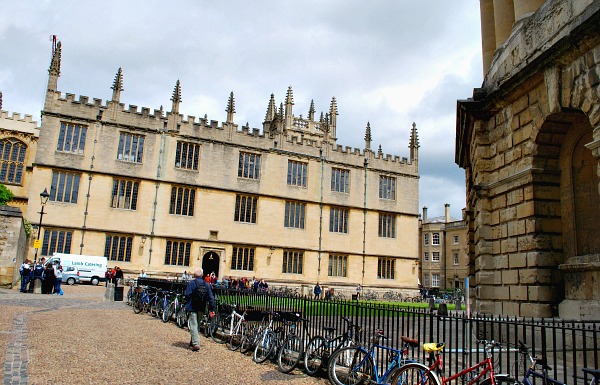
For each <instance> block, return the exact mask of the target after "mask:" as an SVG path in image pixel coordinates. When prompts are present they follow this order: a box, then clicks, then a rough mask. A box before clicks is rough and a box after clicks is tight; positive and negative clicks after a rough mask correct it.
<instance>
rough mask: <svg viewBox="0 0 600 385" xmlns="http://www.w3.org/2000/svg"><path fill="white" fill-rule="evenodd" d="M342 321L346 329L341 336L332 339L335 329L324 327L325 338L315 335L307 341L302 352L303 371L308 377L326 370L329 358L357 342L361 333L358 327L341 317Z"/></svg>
mask: <svg viewBox="0 0 600 385" xmlns="http://www.w3.org/2000/svg"><path fill="white" fill-rule="evenodd" d="M342 320H343V321H344V322H346V324H347V327H346V331H345V332H344V333H342V334H341V335H338V336H336V337H332V335H333V332H335V330H336V329H335V328H334V327H324V328H323V329H324V330H325V332H326V334H325V336H320V335H317V336H314V337H313V338H311V339H310V341H308V344H307V345H306V351H305V352H304V371H305V372H306V373H307V374H308V375H310V376H314V375H315V374H317V372H318V371H319V370H320V369H322V368H326V367H327V363H328V361H329V357H331V355H332V354H333V353H335V352H336V351H338V350H340V349H342V348H344V347H347V346H351V345H354V344H355V343H356V342H357V340H358V336H359V335H360V333H361V332H362V329H361V328H360V326H358V325H355V324H354V323H353V322H352V321H350V320H349V319H348V318H346V317H342Z"/></svg>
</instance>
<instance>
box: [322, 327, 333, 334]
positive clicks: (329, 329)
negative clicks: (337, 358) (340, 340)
mask: <svg viewBox="0 0 600 385" xmlns="http://www.w3.org/2000/svg"><path fill="white" fill-rule="evenodd" d="M323 330H325V331H326V332H330V333H332V332H334V331H335V328H333V327H331V326H325V327H324V328H323Z"/></svg>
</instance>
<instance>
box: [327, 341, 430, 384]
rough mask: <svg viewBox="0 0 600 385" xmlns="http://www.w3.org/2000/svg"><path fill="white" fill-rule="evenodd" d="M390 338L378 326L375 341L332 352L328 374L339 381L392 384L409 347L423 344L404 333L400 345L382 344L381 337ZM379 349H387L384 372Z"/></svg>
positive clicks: (332, 380)
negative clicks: (378, 357)
mask: <svg viewBox="0 0 600 385" xmlns="http://www.w3.org/2000/svg"><path fill="white" fill-rule="evenodd" d="M384 339H387V337H385V336H384V335H383V330H377V331H376V332H375V334H374V335H373V343H372V344H371V346H370V347H369V348H366V347H364V346H350V347H346V348H343V349H340V350H338V351H337V352H335V353H334V354H332V355H331V358H330V361H329V366H328V368H327V369H328V370H327V374H328V375H329V381H331V383H332V384H335V385H350V384H359V383H365V384H388V383H389V379H390V378H391V377H392V375H393V373H394V371H395V370H397V369H398V368H400V367H401V366H402V365H403V364H405V363H406V362H409V361H408V359H407V358H406V357H407V356H408V349H409V348H411V349H414V348H415V347H417V346H419V342H418V341H417V340H414V339H412V338H408V337H401V340H402V347H401V348H400V349H396V348H393V347H391V346H386V345H381V344H379V341H380V340H384ZM376 349H377V350H378V351H381V350H383V351H385V352H387V363H388V364H387V367H386V368H385V370H384V371H382V372H381V373H380V372H379V369H378V366H377V365H376V364H375V362H378V361H379V360H378V359H377V355H376V354H375V352H376Z"/></svg>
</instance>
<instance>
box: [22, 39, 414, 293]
mask: <svg viewBox="0 0 600 385" xmlns="http://www.w3.org/2000/svg"><path fill="white" fill-rule="evenodd" d="M60 60H61V47H60V43H59V45H58V46H57V49H56V51H55V53H54V55H53V58H52V63H51V66H50V70H49V73H50V75H49V81H48V90H47V93H46V99H45V104H44V109H43V111H42V116H43V120H42V129H41V132H40V141H39V145H38V152H37V156H36V162H35V166H34V175H35V179H34V183H33V186H32V188H31V190H30V200H29V202H30V204H31V205H32V206H33V207H36V205H37V204H38V203H37V202H38V201H39V192H40V191H42V190H43V189H44V188H46V187H47V188H48V190H49V191H50V200H49V202H48V204H47V205H46V212H47V215H45V216H44V221H43V237H42V238H43V245H42V249H41V255H43V256H47V255H51V254H52V253H54V252H59V251H60V252H71V253H82V254H91V255H106V256H107V257H108V258H109V261H110V262H109V263H110V264H111V265H119V266H121V267H122V268H123V269H124V270H125V271H129V272H134V271H135V272H137V271H139V270H141V269H145V270H146V271H147V272H148V273H150V274H167V273H170V274H173V273H182V272H183V271H185V270H187V271H190V270H192V269H194V268H195V267H203V268H204V271H205V272H206V273H211V272H214V273H215V274H216V275H217V276H218V277H223V276H234V277H252V276H256V277H260V278H266V279H267V280H269V281H271V282H275V283H285V284H298V285H310V286H312V285H314V284H315V283H316V282H320V283H321V284H326V285H334V286H342V287H343V286H347V287H354V286H355V285H356V284H357V283H361V284H363V286H365V287H371V288H396V289H416V286H417V270H416V269H415V268H414V267H415V265H416V264H415V262H416V261H417V259H418V247H417V242H416V240H417V238H418V196H419V184H418V183H419V173H418V148H419V144H418V138H417V129H416V126H415V125H414V124H413V127H412V129H411V130H407V133H406V134H407V136H408V137H409V138H410V146H409V147H410V149H409V151H410V155H409V157H405V158H400V157H398V156H391V155H385V154H383V152H382V151H381V148H379V151H374V150H372V149H371V128H370V126H369V125H368V124H367V128H366V133H365V147H364V149H360V150H359V149H351V148H348V147H346V148H343V147H342V146H340V145H338V144H337V135H336V131H337V128H338V127H337V115H338V110H337V101H336V100H335V98H333V99H332V100H331V103H330V104H329V106H328V110H327V111H326V113H321V114H320V117H319V116H318V115H315V113H316V110H315V107H314V103H312V102H311V105H310V108H309V109H308V114H307V117H306V118H303V117H302V116H296V115H294V114H293V108H294V99H293V92H292V88H291V87H290V88H289V89H288V90H287V94H286V96H285V100H284V101H283V102H282V103H281V104H279V105H277V104H276V102H275V97H274V95H271V98H270V100H269V102H268V104H267V112H266V116H265V120H264V122H263V124H262V130H259V129H256V128H250V127H249V126H248V124H246V125H245V126H241V127H240V126H238V124H237V123H235V122H234V116H235V99H234V95H233V93H231V94H230V96H229V100H228V102H227V104H226V113H227V118H226V121H225V122H223V123H222V124H219V123H218V122H217V121H214V120H209V119H208V118H207V117H206V115H205V116H204V117H201V118H196V117H194V116H183V115H181V114H180V113H179V108H180V104H181V103H182V89H181V85H180V83H179V81H177V84H176V86H175V88H174V91H173V95H172V98H171V101H172V105H171V108H170V111H168V112H166V111H164V110H163V108H162V106H161V108H160V109H154V110H151V109H149V108H146V107H142V108H138V107H137V106H134V105H130V106H127V107H126V106H125V105H124V104H123V103H121V92H122V91H123V73H122V71H121V69H119V71H118V72H117V75H116V77H115V80H114V82H113V86H112V89H113V94H112V99H111V100H109V101H106V102H103V101H102V100H100V99H96V98H93V99H92V98H88V97H87V96H79V97H78V98H77V97H75V95H73V94H69V93H67V94H62V93H61V92H59V91H58V87H57V83H58V77H59V75H60ZM28 218H29V219H30V220H31V221H32V222H34V223H35V222H37V219H36V217H35V215H34V214H32V213H31V212H30V213H29V215H28Z"/></svg>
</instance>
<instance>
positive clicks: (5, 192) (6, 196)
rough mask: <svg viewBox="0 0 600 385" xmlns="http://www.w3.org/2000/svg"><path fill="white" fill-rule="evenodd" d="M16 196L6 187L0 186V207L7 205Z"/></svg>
mask: <svg viewBox="0 0 600 385" xmlns="http://www.w3.org/2000/svg"><path fill="white" fill-rule="evenodd" d="M14 197H15V195H14V194H13V193H12V191H10V190H9V189H7V188H6V186H5V185H3V184H0V206H4V205H6V204H7V203H8V202H10V201H12V200H13V199H14Z"/></svg>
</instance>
